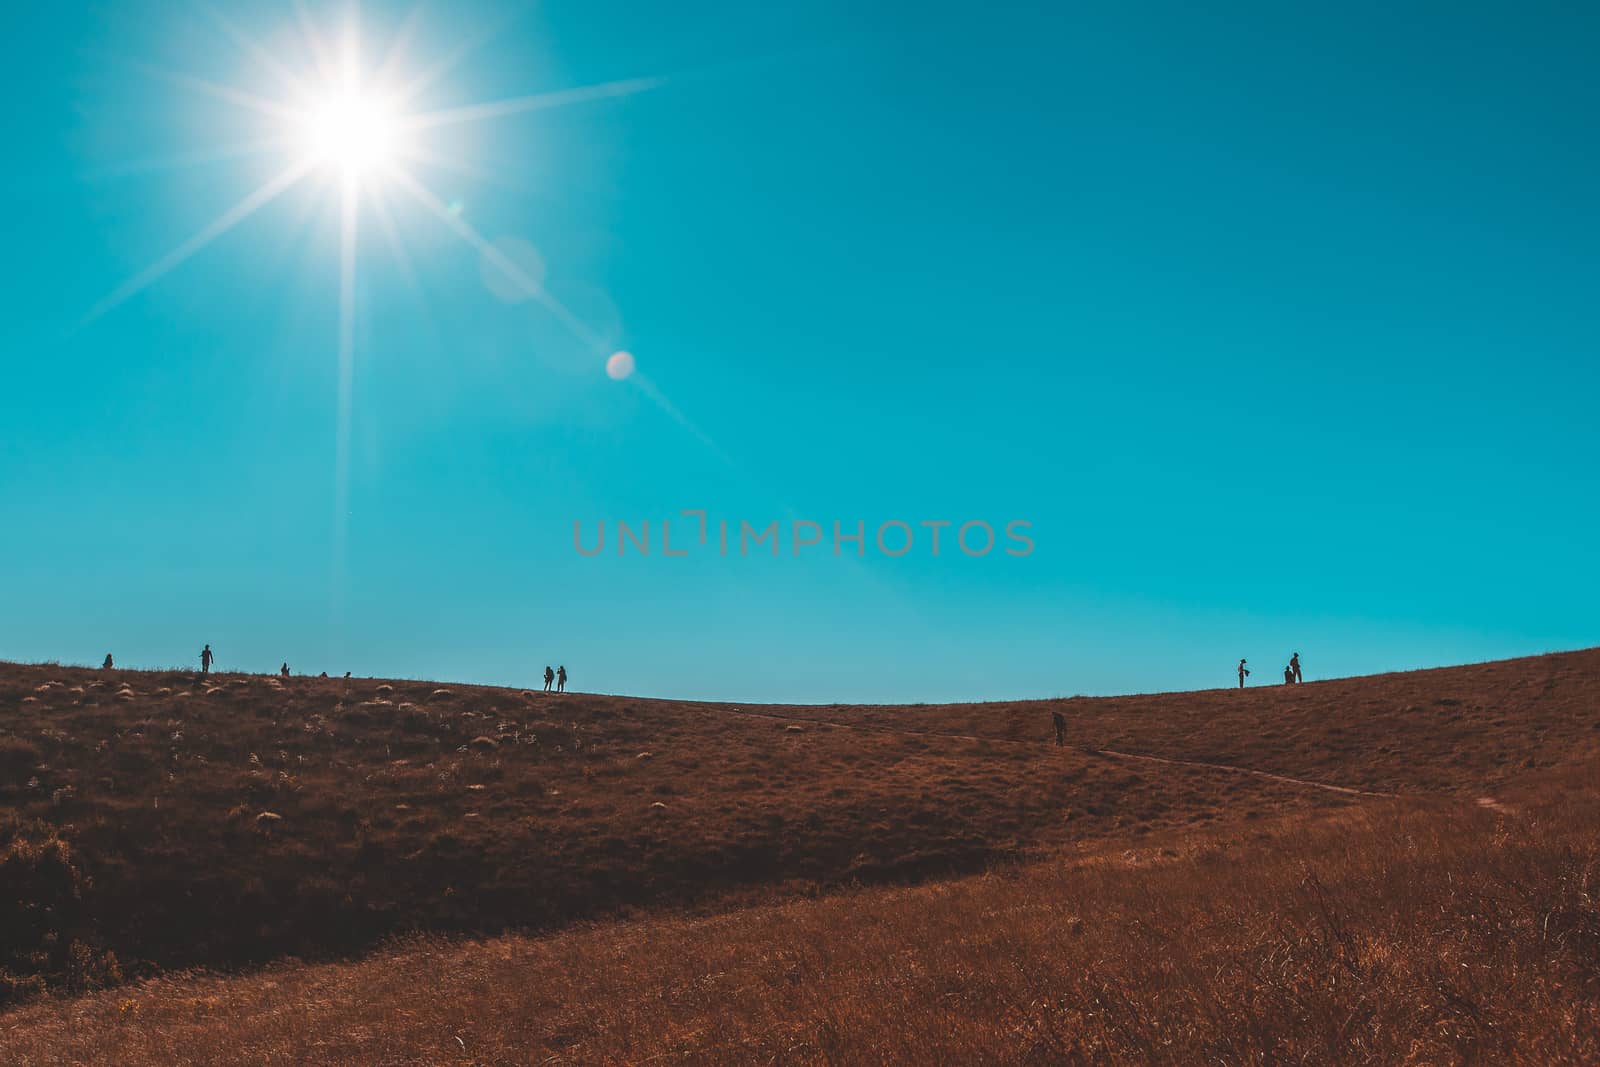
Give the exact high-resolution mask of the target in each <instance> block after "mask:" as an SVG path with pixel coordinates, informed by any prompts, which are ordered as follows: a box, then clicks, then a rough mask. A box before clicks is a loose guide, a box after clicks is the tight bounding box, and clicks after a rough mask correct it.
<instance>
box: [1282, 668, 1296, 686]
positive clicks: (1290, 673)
mask: <svg viewBox="0 0 1600 1067" xmlns="http://www.w3.org/2000/svg"><path fill="white" fill-rule="evenodd" d="M1283 684H1284V685H1293V684H1294V668H1293V667H1291V666H1289V665H1288V664H1284V667H1283Z"/></svg>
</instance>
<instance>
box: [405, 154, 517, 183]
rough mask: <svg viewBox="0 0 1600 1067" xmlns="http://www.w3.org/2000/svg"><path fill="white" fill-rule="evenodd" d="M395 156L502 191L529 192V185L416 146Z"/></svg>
mask: <svg viewBox="0 0 1600 1067" xmlns="http://www.w3.org/2000/svg"><path fill="white" fill-rule="evenodd" d="M395 156H396V158H397V159H399V160H400V161H402V162H407V163H416V164H420V165H421V166H424V167H427V168H429V169H432V170H442V171H444V172H446V173H447V174H455V175H459V176H460V177H463V178H472V179H474V180H476V181H480V182H485V183H487V184H489V185H496V186H499V187H500V188H502V189H510V190H512V191H513V192H519V193H525V192H527V191H528V186H527V185H525V184H522V183H519V182H514V181H512V180H511V179H510V178H506V177H503V176H502V175H499V174H496V173H495V172H494V171H491V170H487V169H485V168H483V167H478V166H474V165H473V164H471V163H467V162H464V161H462V160H460V159H458V158H455V157H453V156H443V155H440V154H439V153H437V152H430V151H428V150H427V149H425V148H421V147H418V146H415V145H410V146H406V147H403V148H400V149H398V150H397V151H396V152H395Z"/></svg>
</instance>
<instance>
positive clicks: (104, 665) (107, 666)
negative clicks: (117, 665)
mask: <svg viewBox="0 0 1600 1067" xmlns="http://www.w3.org/2000/svg"><path fill="white" fill-rule="evenodd" d="M111 666H112V664H111V653H109V652H107V653H106V661H105V662H104V663H102V664H100V669H101V670H103V671H109V670H110V669H111Z"/></svg>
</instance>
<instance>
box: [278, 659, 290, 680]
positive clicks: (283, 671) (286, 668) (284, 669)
mask: <svg viewBox="0 0 1600 1067" xmlns="http://www.w3.org/2000/svg"><path fill="white" fill-rule="evenodd" d="M278 674H279V675H280V676H282V677H284V678H287V677H289V665H288V664H287V663H285V664H284V665H283V666H281V667H279V668H278Z"/></svg>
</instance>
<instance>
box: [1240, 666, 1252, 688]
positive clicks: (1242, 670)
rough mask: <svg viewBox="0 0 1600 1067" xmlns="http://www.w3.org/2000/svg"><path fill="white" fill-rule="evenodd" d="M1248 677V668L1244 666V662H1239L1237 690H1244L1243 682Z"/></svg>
mask: <svg viewBox="0 0 1600 1067" xmlns="http://www.w3.org/2000/svg"><path fill="white" fill-rule="evenodd" d="M1248 677H1250V668H1249V667H1246V666H1245V665H1244V660H1240V661H1239V688H1240V689H1243V688H1244V680H1245V679H1246V678H1248Z"/></svg>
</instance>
